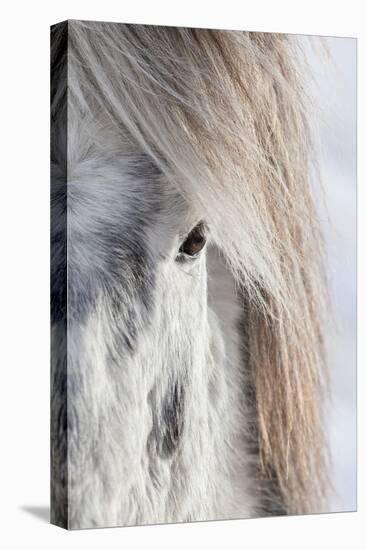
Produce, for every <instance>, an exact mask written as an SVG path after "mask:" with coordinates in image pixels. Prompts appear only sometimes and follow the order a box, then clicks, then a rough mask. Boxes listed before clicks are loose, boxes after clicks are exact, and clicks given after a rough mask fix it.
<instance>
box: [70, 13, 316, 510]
mask: <svg viewBox="0 0 366 550" xmlns="http://www.w3.org/2000/svg"><path fill="white" fill-rule="evenodd" d="M69 48H70V54H69V118H70V120H73V119H75V120H79V121H81V124H82V125H86V127H84V128H83V132H84V133H85V131H86V128H87V125H88V124H89V127H90V130H89V134H90V135H91V136H92V137H93V138H94V139H92V140H91V141H92V142H93V143H94V144H95V142H97V148H98V150H99V153H98V155H100V154H101V153H100V150H102V151H103V143H102V142H103V138H102V137H100V136H103V132H106V135H108V136H109V137H110V139H109V140H108V143H109V145H110V144H111V140H112V142H113V146H114V148H115V154H114V155H112V157H111V156H110V153H108V155H109V157H108V155H107V157H105V158H104V160H103V162H101V157H100V156H98V155H96V156H95V158H94V160H93V161H92V162H93V163H94V164H90V165H89V166H88V165H86V164H84V165H83V172H84V174H85V170H86V171H87V172H88V171H89V173H90V174H91V177H92V179H93V181H95V182H96V186H95V187H94V191H93V192H92V194H93V193H94V195H93V196H91V195H88V198H87V199H86V201H85V202H84V205H85V206H86V210H85V212H86V214H85V218H86V219H87V220H90V223H89V222H87V224H86V225H85V230H87V233H88V235H93V238H95V239H96V240H97V242H98V243H102V246H101V249H102V250H105V254H102V255H101V257H100V258H98V259H96V258H93V262H92V263H93V265H95V266H96V268H95V269H96V271H95V272H94V273H92V274H91V273H90V269H89V268H88V270H87V271H88V274H86V273H85V274H84V273H83V272H82V266H83V262H86V264H88V266H89V265H90V261H89V259H88V257H87V255H88V245H86V248H85V249H83V257H78V256H75V262H76V263H75V266H74V268H75V269H74V270H75V273H76V276H77V277H80V281H82V282H83V285H82V287H83V288H84V289H85V286H86V287H87V288H89V289H90V291H91V289H93V288H95V285H97V284H100V286H101V288H103V289H106V288H107V289H108V292H109V297H110V296H111V294H112V295H113V293H115V296H116V303H117V304H119V305H120V307H121V311H122V309H124V311H132V310H133V309H134V308H133V307H132V306H131V304H130V307H128V304H127V303H126V301H125V296H126V293H124V294H123V296H124V298H123V296H121V295H119V294H118V293H117V290H116V288H117V285H115V286H114V285H113V284H112V283H113V281H112V278H113V277H115V276H116V274H118V267H116V266H115V262H116V258H119V257H120V255H121V254H126V252H123V251H120V250H119V249H116V246H115V242H114V240H113V239H114V237H115V235H116V231H117V230H121V231H123V232H124V235H125V238H126V242H130V245H129V246H128V247H127V248H128V249H129V250H135V251H137V253H136V254H137V255H136V256H134V257H132V256H133V254H132V256H131V257H129V258H126V260H127V261H126V262H124V265H127V264H129V265H132V266H134V269H135V270H137V271H136V272H135V273H132V271H131V272H129V273H128V274H124V276H125V280H124V288H125V289H126V288H130V289H131V292H132V293H133V292H135V287H136V284H135V283H136V281H137V280H144V281H145V283H146V284H145V286H146V288H145V287H144V284H142V286H141V287H140V290H141V293H142V294H141V296H140V301H141V303H143V304H145V305H148V304H149V302H150V301H151V300H153V296H154V292H155V290H156V289H154V284H155V281H154V275H153V274H154V265H155V264H156V262H157V259H158V258H159V257H160V255H161V254H163V250H164V246H162V250H159V249H155V248H154V243H153V242H152V241H151V234H152V233H154V219H155V218H156V215H157V212H162V210H163V209H164V208H166V205H165V206H164V205H159V204H158V202H157V201H158V200H159V199H158V198H157V197H159V196H162V195H164V193H167V194H168V195H169V200H168V199H167V203H166V204H168V205H170V206H168V210H170V215H171V216H172V217H173V218H174V217H176V214H172V208H173V210H174V208H175V207H177V208H178V210H179V209H180V208H181V206H179V207H178V206H177V204H180V201H182V204H184V205H185V207H186V208H188V209H189V210H190V211H191V212H192V219H193V217H195V218H197V219H200V218H203V219H205V221H206V223H207V225H208V227H209V230H210V238H211V239H212V241H213V242H214V243H215V245H216V246H217V247H218V248H219V249H220V250H221V252H222V254H223V255H224V256H225V258H226V262H227V264H228V265H229V266H230V269H231V272H232V274H233V276H234V278H235V280H236V283H237V288H238V289H240V290H239V293H240V295H241V297H242V302H243V303H244V304H245V310H246V316H245V325H244V328H243V329H242V330H243V331H244V332H245V340H246V342H247V343H246V346H247V348H248V357H247V361H248V370H249V378H250V380H251V383H252V385H253V394H254V398H253V399H254V408H255V418H256V428H257V429H256V435H255V438H256V441H255V444H254V446H255V445H257V446H258V450H257V452H258V463H257V464H258V476H259V478H260V479H261V480H262V481H263V486H264V487H265V486H266V485H268V486H269V485H273V486H276V487H277V489H276V490H277V491H278V492H279V493H280V495H281V499H282V501H283V503H284V507H285V509H286V510H287V511H288V512H308V511H314V510H319V509H321V501H322V499H323V497H324V460H325V459H324V451H323V444H322V435H321V432H322V428H321V412H320V411H321V407H320V401H321V396H322V384H323V372H324V371H323V363H324V358H323V344H322V328H321V327H322V320H323V317H322V316H323V307H324V290H323V287H324V284H323V264H322V262H323V260H322V244H321V243H322V240H321V235H320V231H319V226H318V221H317V216H316V212H315V207H314V204H313V200H312V195H311V189H310V185H309V164H310V161H311V158H312V149H311V130H310V127H309V122H308V120H309V119H308V106H307V101H306V98H304V92H303V80H302V76H301V70H300V69H301V68H302V67H301V64H300V57H301V56H300V53H299V50H298V46H297V44H296V39H295V38H292V37H287V36H284V35H275V34H263V33H244V32H236V31H232V32H231V31H230V32H229V31H209V30H202V29H184V28H183V29H177V28H169V27H152V26H140V25H120V24H110V23H108V24H104V23H82V22H76V21H71V22H69ZM96 129H97V130H98V132H95V130H96ZM96 135H98V137H94V136H96ZM71 142H72V144H73V145H72V149H73V152H72V154H71V155H70V162H69V167H68V170H69V173H70V174H74V180H75V182H77V181H78V170H79V169H80V166H81V165H80V158H83V154H82V152H79V156H78V153H77V151H76V149H77V147H76V146H75V143H79V139H78V138H77V139H76V140H75V141H71ZM85 149H86V150H87V151H88V150H89V149H88V147H86V148H85ZM75 151H76V152H75ZM136 151H139V153H138V154H137V158H136ZM132 152H134V153H132ZM75 155H76V157H75ZM141 155H142V156H141ZM86 157H88V155H86ZM131 159H135V160H131ZM141 159H143V162H141ZM84 162H88V161H84ZM100 166H102V168H103V170H107V171H108V177H107V178H105V176H106V174H105V173H104V174H100ZM139 171H140V174H138V173H137V172H139ZM121 173H124V174H126V176H125V177H126V178H127V180H128V178H130V179H129V180H128V181H127V183H126V185H125V186H123V185H121V181H120V174H121ZM129 174H131V175H130V176H129ZM140 176H141V177H140ZM147 176H148V179H149V181H150V182H152V183H151V187H150V190H144V191H142V186H143V181H144V180H146V178H147ZM98 178H99V179H98ZM105 179H106V180H107V181H109V182H110V183H109V184H107V185H108V189H107V190H108V193H107V192H106V193H105V194H104V192H105V191H106V187H105V184H104V183H102V182H104V180H105ZM70 181H71V184H70V192H71V194H70V201H71V202H70V209H71V218H70V220H71V227H73V223H72V222H73V218H72V216H73V215H74V216H75V228H74V229H73V230H74V231H79V229H78V225H77V219H78V216H79V215H80V212H78V210H77V209H78V208H81V206H80V205H83V200H81V201H80V200H77V201H76V206H75V212H74V213H73V203H72V197H73V179H72V177H71V179H70ZM98 181H99V183H100V185H98ZM139 181H140V183H141V189H140V191H141V193H140V195H139V194H138V188H139V185H140V184H139ZM136 186H137V187H136ZM157 187H159V192H157ZM126 189H127V190H128V192H127V191H126ZM150 192H151V193H150ZM75 193H81V194H82V191H80V186H76V188H75ZM123 193H125V195H123ZM149 193H150V194H149ZM175 193H176V195H175ZM88 194H89V191H88ZM141 197H143V200H141ZM107 203H108V204H107ZM117 204H118V205H120V204H122V205H123V204H125V207H126V208H125V210H123V211H119V212H115V215H113V216H112V215H111V210H112V212H113V211H114V209H115V208H116V205H117ZM95 205H97V207H96V206H95ZM182 208H183V207H182ZM94 209H95V210H94ZM128 212H133V213H134V214H133V216H132V217H131V220H130V223H128V221H127V222H126V220H128V217H129V214H128ZM165 212H166V213H167V211H166V210H165ZM179 215H181V214H179ZM179 215H178V217H179ZM83 217H84V214H83ZM112 217H113V225H112V226H111V227H110V228H109V229H110V231H108V219H109V218H112ZM160 217H163V216H160ZM116 219H120V220H121V226H119V227H117V228H116V227H115V223H116ZM80 231H84V229H83V228H81V229H80ZM161 236H162V232H161V230H159V231H158V233H157V234H156V239H154V242H155V243H156V242H161ZM78 238H80V234H78ZM89 238H90V237H89V236H85V239H86V240H87V239H89ZM70 239H71V246H72V233H71V234H70ZM149 239H150V240H149ZM90 255H93V247H91V248H90ZM96 260H98V261H96ZM154 262H155V264H154ZM76 264H77V265H76ZM139 269H142V270H143V271H144V274H145V275H146V273H150V275H151V276H150V277H147V278H146V277H141V276H139V273H138V270H139ZM71 271H72V269H71ZM119 275H120V276H121V277H122V280H123V275H121V274H119ZM85 277H89V278H90V285H89V284H88V285H85ZM115 280H116V279H114V281H115ZM98 281H99V283H98ZM109 281H110V282H111V285H110V286H108V282H109ZM146 281H147V282H146ZM73 286H74V288H78V285H77V283H75V285H74V284H73ZM111 289H113V291H111ZM79 299H80V296H78V300H79ZM89 302H90V300H89V301H88V303H89ZM121 314H122V313H121ZM131 316H132V317H133V314H132V313H131ZM146 318H148V316H147V317H146ZM223 322H225V320H223ZM127 325H128V323H127V324H126V326H127ZM130 326H133V322H131V324H130ZM137 332H138V331H137V330H134V331H133V330H131V334H130V336H131V335H132V334H133V333H135V334H136V333H137ZM243 339H244V334H243ZM183 394H184V390H183V389H182V386H181V382H180V379H178V380H177V379H173V380H171V381H170V383H169V387H168V388H167V392H166V394H164V396H163V397H161V396H160V397H159V398H158V401H159V403H160V405H161V410H162V417H163V418H164V419H165V420H164V427H163V428H162V429H160V428H161V427H160V424H159V423H160V422H161V419H158V418H155V419H153V426H152V430H151V433H152V434H157V433H159V434H160V435H159V437H160V439H159V437H158V436H157V437H158V438H156V437H155V436H154V438H153V440H151V438H150V440H149V441H150V444H149V445H150V447H151V445H152V447H151V448H153V449H154V452H156V453H158V454H159V453H160V456H164V455H165V456H168V455H169V454H170V453H171V452H172V449H174V448H175V447H176V446H177V445H178V440H179V438H180V434H181V432H182V430H183V426H182V424H181V417H183V416H184V415H183V414H181V415H179V418H177V417H175V416H174V415H175V413H174V411H176V410H179V406H180V405H179V403H181V406H182V407H183V406H184V405H183V403H184V401H185V398H184V395H183ZM151 399H156V397H153V394H151ZM151 441H153V443H151Z"/></svg>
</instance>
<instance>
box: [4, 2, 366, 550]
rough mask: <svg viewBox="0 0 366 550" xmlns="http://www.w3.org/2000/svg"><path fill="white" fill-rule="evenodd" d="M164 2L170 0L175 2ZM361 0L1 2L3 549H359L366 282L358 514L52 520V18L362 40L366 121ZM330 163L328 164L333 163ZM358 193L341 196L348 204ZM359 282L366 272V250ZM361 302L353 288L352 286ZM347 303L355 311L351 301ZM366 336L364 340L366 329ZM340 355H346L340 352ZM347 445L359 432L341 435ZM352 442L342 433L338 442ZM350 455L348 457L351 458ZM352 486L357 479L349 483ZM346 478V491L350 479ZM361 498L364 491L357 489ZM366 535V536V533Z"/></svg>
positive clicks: (361, 332) (361, 293)
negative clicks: (151, 521)
mask: <svg viewBox="0 0 366 550" xmlns="http://www.w3.org/2000/svg"><path fill="white" fill-rule="evenodd" d="M164 4H165V5H164ZM361 4H362V3H361V2H360V3H358V2H356V1H353V0H348V1H347V2H337V1H336V0H333V1H332V2H331V1H329V2H328V1H324V0H323V1H322V2H320V1H319V0H317V1H311V0H302V1H301V2H299V1H296V2H295V1H292V2H291V1H287V2H285V1H281V0H276V1H272V2H263V1H259V0H256V1H255V2H252V3H249V2H248V3H247V4H246V3H245V2H237V3H235V2H231V1H229V0H225V1H223V2H220V3H217V4H214V3H213V2H209V1H201V2H198V0H196V1H191V2H189V1H188V0H185V1H184V2H175V3H174V2H173V1H172V0H171V1H170V2H165V3H164V2H158V1H157V0H153V1H150V2H148V1H146V2H139V1H137V0H134V1H132V2H127V1H123V2H122V1H121V0H119V1H118V2H117V1H116V2H107V1H106V0H103V1H102V2H97V1H95V0H88V1H86V2H82V1H79V2H77V1H76V0H74V1H67V0H63V1H62V2H60V3H56V2H52V3H51V2H49V3H46V2H45V3H43V2H35V1H33V2H12V3H11V4H10V3H7V4H6V7H5V4H4V7H3V8H2V9H1V12H2V14H1V15H2V17H1V21H2V28H1V33H0V39H1V42H2V43H1V48H0V52H1V57H2V61H1V87H0V91H1V102H0V108H1V118H0V127H1V135H2V145H1V153H2V161H1V167H2V172H1V173H2V182H1V191H2V193H1V202H0V205H1V216H0V223H1V228H0V229H1V231H0V235H1V269H0V275H1V282H0V283H1V284H0V311H1V355H0V359H1V367H0V368H1V379H0V380H1V383H0V391H1V395H0V407H1V411H0V413H1V414H0V419H1V431H0V434H1V439H0V442H1V455H0V460H1V467H0V475H1V484H0V505H1V510H0V518H1V525H2V528H1V534H0V538H1V542H2V547H3V548H18V547H19V548H28V547H30V548H39V549H43V548H45V549H46V548H47V549H48V548H52V549H54V548H55V549H57V548H63V547H65V546H66V545H67V546H68V547H69V548H78V549H80V548H83V547H88V548H99V547H101V546H105V547H107V548H117V547H118V548H122V547H125V548H132V547H133V548H159V549H160V548H172V547H174V548H187V547H192V548H196V547H197V548H199V547H214V548H216V547H217V548H221V547H222V546H224V547H234V548H235V547H238V548H250V547H255V548H256V549H257V548H266V547H268V546H271V547H273V546H274V547H275V548H276V547H280V548H281V549H285V548H291V549H292V548H294V547H296V548H300V549H301V548H307V549H308V548H309V547H314V548H321V547H322V546H323V545H326V546H327V547H328V546H331V547H332V548H344V547H347V548H359V547H360V546H361V543H360V540H362V539H361V536H362V533H363V538H365V537H364V529H362V520H365V494H364V490H363V489H362V483H364V482H365V475H364V471H363V468H362V465H363V464H364V463H365V438H364V437H363V432H365V425H364V424H365V423H364V421H362V418H364V417H365V406H364V401H365V400H364V399H362V395H363V390H364V382H365V377H364V374H363V372H362V365H363V364H364V359H365V346H364V340H365V336H366V333H365V316H364V308H363V307H361V306H362V304H363V303H365V290H364V286H363V285H362V284H360V285H359V289H358V301H359V304H361V305H360V307H359V322H358V331H359V335H361V338H359V352H358V363H359V376H358V393H359V395H360V399H359V411H358V413H359V417H360V422H359V426H358V435H359V442H358V450H359V458H358V461H359V465H360V470H359V474H358V477H359V495H358V509H359V512H357V513H352V514H333V515H323V516H314V517H312V516H308V517H293V518H275V519H265V520H263V519H258V520H242V521H231V522H213V523H200V524H192V525H177V526H155V527H138V528H125V529H103V530H88V531H78V532H66V531H63V530H61V529H59V528H57V527H54V526H51V525H48V523H47V519H46V507H47V505H48V495H49V443H48V437H49V382H48V381H49V267H48V266H49V122H48V119H49V111H48V102H49V66H48V64H49V25H50V24H52V23H55V22H58V21H61V20H63V19H66V18H74V19H100V20H114V21H125V22H138V23H143V22H145V23H152V24H154V23H155V24H158V23H160V24H172V25H178V24H179V25H187V26H203V27H216V28H243V29H246V30H266V31H280V32H291V33H304V34H322V35H336V36H337V35H338V36H357V37H358V38H359V43H358V49H359V60H358V61H359V64H358V67H359V86H360V89H359V98H360V102H359V106H358V117H359V120H360V121H362V120H365V107H364V101H365V100H364V99H363V98H365V97H366V93H365V67H366V59H365V52H364V41H365V34H364V28H362V26H361V22H362V21H363V20H364V17H363V14H362V13H361V11H362V10H361ZM364 131H365V130H364V126H362V125H361V124H360V125H359V138H360V139H359V144H360V147H359V150H360V151H361V154H360V155H359V162H360V164H359V172H358V182H359V190H358V205H359V217H358V221H359V228H358V235H359V244H360V243H361V244H362V242H363V239H362V235H363V234H365V221H364V219H365V216H364V204H365V203H364V200H365V192H364V189H363V185H362V182H363V181H364V175H365V172H364V170H365V168H364V163H363V159H362V151H364V150H365V134H364ZM328 168H329V164H328ZM347 200H348V199H347V198H346V197H345V198H344V201H345V202H344V203H343V202H342V199H341V202H340V206H341V209H340V210H341V212H342V204H344V208H345V212H347V204H346V202H347ZM358 269H359V273H358V279H359V281H360V282H362V281H364V280H366V273H365V260H364V257H362V253H361V255H360V258H359V264H358ZM347 292H351V294H349V298H350V300H352V292H353V291H352V289H351V290H350V289H348V290H347ZM346 309H347V308H346ZM362 335H364V338H362ZM336 355H337V354H336ZM335 437H336V439H337V437H338V441H336V444H337V445H340V447H341V448H343V449H344V451H345V452H346V454H347V453H351V454H352V449H351V450H350V449H348V446H349V444H350V442H349V441H347V440H343V437H342V436H341V434H338V436H337V434H336V436H335ZM340 438H341V439H342V441H339V439H340ZM347 460H348V459H346V460H345V461H344V464H347ZM344 486H345V487H346V489H347V477H345V479H344V480H343V481H342V482H340V488H341V491H343V490H344ZM342 487H343V488H342ZM346 498H347V499H348V498H353V496H352V495H351V496H346ZM359 539H360V540H359Z"/></svg>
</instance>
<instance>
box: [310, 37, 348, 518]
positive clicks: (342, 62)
mask: <svg viewBox="0 0 366 550" xmlns="http://www.w3.org/2000/svg"><path fill="white" fill-rule="evenodd" d="M301 40H304V42H305V40H306V39H305V38H303V39H301ZM325 44H326V46H327V48H328V50H329V53H330V56H331V61H330V62H329V60H326V59H322V58H319V56H317V55H315V54H314V51H313V50H312V49H311V48H309V44H306V45H305V49H306V51H307V58H308V62H309V64H310V67H311V69H312V72H313V74H314V76H315V84H314V90H313V92H314V93H315V106H316V111H317V122H318V126H319V141H320V143H319V150H320V163H321V171H322V178H323V184H324V188H325V203H326V210H327V212H326V211H325V209H324V206H322V205H321V204H320V207H319V208H320V212H321V217H322V221H323V226H324V232H325V237H326V246H327V260H328V275H329V281H330V290H331V297H332V301H333V312H330V314H329V323H328V334H327V340H328V353H329V366H330V378H331V385H332V388H331V392H332V402H331V404H330V407H329V409H330V410H329V412H328V413H327V422H328V425H327V433H328V434H329V438H330V446H331V458H332V463H333V472H332V476H331V480H332V482H333V487H334V494H333V496H332V499H331V503H330V504H331V511H334V512H338V511H350V510H355V509H356V506H357V503H356V47H357V46H356V40H355V39H352V38H326V39H325ZM321 57H322V56H321ZM319 203H320V201H319Z"/></svg>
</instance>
